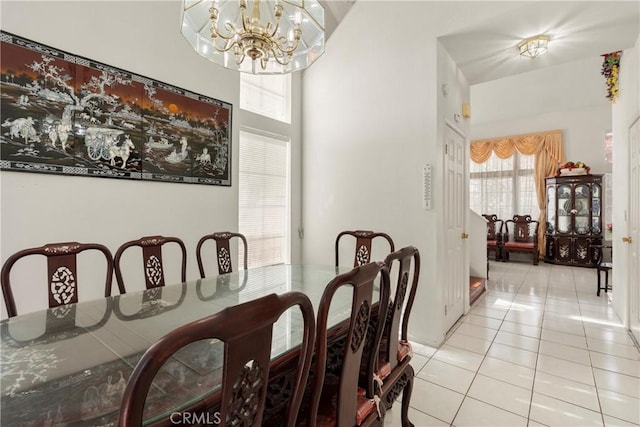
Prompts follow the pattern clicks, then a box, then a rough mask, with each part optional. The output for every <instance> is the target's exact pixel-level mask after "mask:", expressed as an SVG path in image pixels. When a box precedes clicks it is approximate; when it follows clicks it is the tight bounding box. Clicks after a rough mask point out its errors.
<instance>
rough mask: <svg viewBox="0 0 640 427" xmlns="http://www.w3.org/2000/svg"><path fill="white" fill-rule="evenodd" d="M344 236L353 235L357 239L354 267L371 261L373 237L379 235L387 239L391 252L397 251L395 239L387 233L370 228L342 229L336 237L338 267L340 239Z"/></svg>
mask: <svg viewBox="0 0 640 427" xmlns="http://www.w3.org/2000/svg"><path fill="white" fill-rule="evenodd" d="M343 236H352V237H355V239H356V246H355V255H354V258H353V266H354V267H358V266H361V265H364V264H367V263H369V262H371V245H372V243H373V239H375V238H377V237H380V238H382V239H385V240H386V241H387V243H388V244H389V252H393V251H395V245H394V244H393V239H391V237H390V236H389V235H388V234H386V233H380V232H375V231H368V230H355V231H349V230H346V231H341V232H340V233H338V236H337V237H336V245H335V246H336V249H335V255H336V264H335V265H336V267H338V265H339V263H340V251H339V247H340V239H341V238H342V237H343Z"/></svg>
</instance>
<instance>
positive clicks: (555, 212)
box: [545, 174, 603, 267]
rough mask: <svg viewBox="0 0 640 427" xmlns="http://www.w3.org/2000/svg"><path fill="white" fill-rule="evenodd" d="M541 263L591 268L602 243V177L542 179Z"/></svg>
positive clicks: (580, 176) (582, 176)
mask: <svg viewBox="0 0 640 427" xmlns="http://www.w3.org/2000/svg"><path fill="white" fill-rule="evenodd" d="M546 197H547V230H546V232H545V237H546V243H545V244H546V247H545V262H550V263H553V264H563V265H573V266H582V267H595V266H596V263H597V260H598V254H599V252H598V248H597V247H594V246H595V245H601V244H602V240H603V235H602V233H603V226H602V206H603V203H602V175H591V174H589V175H576V176H557V177H553V178H547V179H546Z"/></svg>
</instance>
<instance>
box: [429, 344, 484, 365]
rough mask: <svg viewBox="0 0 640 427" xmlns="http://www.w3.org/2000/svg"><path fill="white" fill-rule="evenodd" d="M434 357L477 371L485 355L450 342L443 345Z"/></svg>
mask: <svg viewBox="0 0 640 427" xmlns="http://www.w3.org/2000/svg"><path fill="white" fill-rule="evenodd" d="M433 358H434V359H436V360H440V361H441V362H445V363H448V364H450V365H454V366H457V367H459V368H463V369H467V370H469V371H474V372H475V371H477V370H478V368H479V367H480V363H482V359H483V356H482V355H481V354H478V353H473V352H470V351H467V350H463V349H461V348H457V347H453V346H450V345H448V344H444V345H442V347H440V350H438V351H436V353H435V354H434V355H433Z"/></svg>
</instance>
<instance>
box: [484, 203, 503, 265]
mask: <svg viewBox="0 0 640 427" xmlns="http://www.w3.org/2000/svg"><path fill="white" fill-rule="evenodd" d="M482 216H483V217H484V219H486V220H487V259H489V254H490V253H491V252H493V253H494V259H495V260H496V261H500V260H501V259H502V227H503V226H504V221H503V220H501V219H499V218H498V215H496V214H482Z"/></svg>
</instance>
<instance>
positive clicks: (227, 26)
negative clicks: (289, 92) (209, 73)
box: [181, 0, 324, 74]
mask: <svg viewBox="0 0 640 427" xmlns="http://www.w3.org/2000/svg"><path fill="white" fill-rule="evenodd" d="M181 32H182V35H183V36H184V37H185V38H186V39H187V41H188V42H189V43H190V44H191V46H192V47H193V48H194V49H195V50H196V51H197V52H198V54H200V55H201V56H204V57H206V58H207V59H209V60H211V61H213V62H215V63H217V64H219V65H222V66H223V67H226V68H231V69H235V70H238V71H242V72H248V73H253V74H285V73H290V72H293V71H298V70H302V69H304V68H307V67H308V66H310V65H311V64H312V63H313V62H314V61H315V60H316V59H317V58H318V57H320V55H322V53H323V52H324V9H323V8H322V6H320V4H319V3H318V1H317V0H251V1H247V0H213V1H212V0H184V1H183V15H182V30H181Z"/></svg>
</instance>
